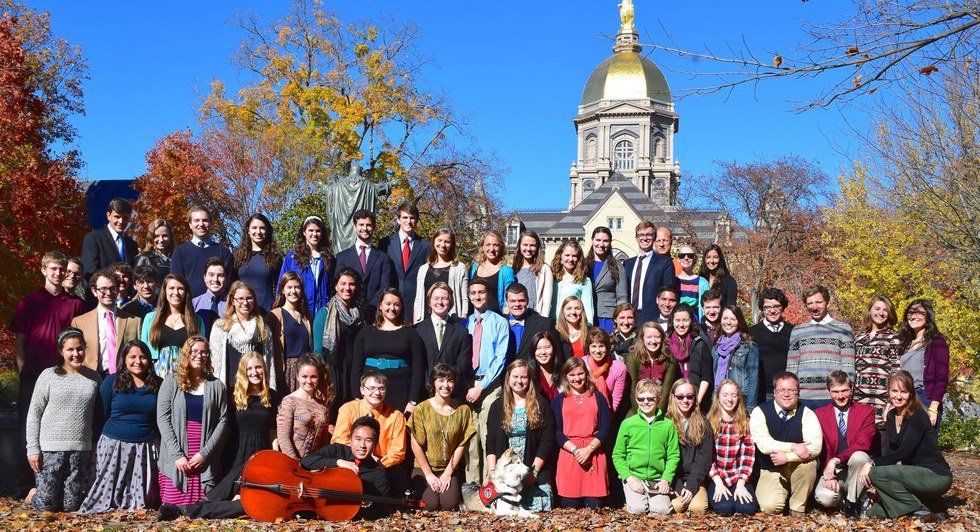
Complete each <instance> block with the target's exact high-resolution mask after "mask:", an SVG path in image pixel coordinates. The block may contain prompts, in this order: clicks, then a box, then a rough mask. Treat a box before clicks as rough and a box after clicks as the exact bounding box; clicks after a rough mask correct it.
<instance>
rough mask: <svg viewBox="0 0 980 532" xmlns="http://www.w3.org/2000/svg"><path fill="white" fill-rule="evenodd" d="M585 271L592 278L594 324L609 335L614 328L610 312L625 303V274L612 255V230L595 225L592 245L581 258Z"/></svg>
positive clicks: (614, 323)
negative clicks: (582, 258)
mask: <svg viewBox="0 0 980 532" xmlns="http://www.w3.org/2000/svg"><path fill="white" fill-rule="evenodd" d="M585 273H586V274H587V275H588V276H589V279H590V280H591V281H592V288H593V290H594V298H593V299H594V301H595V324H596V326H598V327H601V328H602V330H604V331H606V332H607V333H609V334H612V332H613V331H614V330H615V329H616V322H615V321H614V320H613V312H614V311H615V310H616V307H618V306H619V305H622V304H623V303H626V273H625V272H624V271H623V268H622V266H620V264H619V261H617V260H616V257H613V256H612V231H610V230H609V228H608V227H603V226H599V227H596V228H595V229H594V230H593V231H592V247H591V248H590V249H589V254H588V255H586V257H585Z"/></svg>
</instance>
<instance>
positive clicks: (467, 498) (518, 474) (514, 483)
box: [462, 449, 538, 519]
mask: <svg viewBox="0 0 980 532" xmlns="http://www.w3.org/2000/svg"><path fill="white" fill-rule="evenodd" d="M528 471H530V469H529V468H528V467H527V466H526V465H524V462H522V461H521V457H520V456H518V455H517V453H515V452H514V451H513V450H512V449H507V450H506V451H504V454H502V455H500V458H498V459H497V466H496V468H495V469H494V471H493V475H491V476H490V485H489V486H486V487H483V486H479V485H477V484H475V483H472V482H471V483H469V484H465V485H463V490H462V491H463V504H464V505H465V506H466V509H467V510H473V511H481V512H492V513H493V514H494V515H501V516H514V517H526V518H532V519H537V517H538V516H537V515H535V513H534V512H531V511H529V510H525V509H524V508H521V490H522V489H523V488H524V477H525V476H527V473H528ZM484 501H489V502H488V504H489V506H488V505H487V504H484Z"/></svg>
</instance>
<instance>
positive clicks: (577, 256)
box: [551, 239, 595, 323]
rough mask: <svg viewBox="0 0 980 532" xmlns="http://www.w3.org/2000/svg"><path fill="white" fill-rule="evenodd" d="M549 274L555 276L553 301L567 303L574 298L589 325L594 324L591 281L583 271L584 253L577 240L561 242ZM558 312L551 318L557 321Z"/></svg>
mask: <svg viewBox="0 0 980 532" xmlns="http://www.w3.org/2000/svg"><path fill="white" fill-rule="evenodd" d="M551 273H552V274H554V276H555V281H557V283H556V284H555V300H556V301H567V299H568V298H569V297H572V296H574V297H576V298H578V299H579V300H581V301H582V306H583V308H584V309H585V316H586V317H587V318H588V320H589V323H595V302H594V300H593V292H592V279H591V278H589V276H588V275H587V274H586V271H585V253H584V252H583V251H582V246H580V245H578V241H577V240H573V239H567V240H564V241H562V243H561V245H560V246H558V251H557V252H556V253H555V258H553V259H552V260H551ZM558 314H559V312H558V311H556V312H555V315H554V316H552V317H553V318H555V319H558Z"/></svg>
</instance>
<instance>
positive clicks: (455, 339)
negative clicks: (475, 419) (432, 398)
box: [414, 316, 473, 401]
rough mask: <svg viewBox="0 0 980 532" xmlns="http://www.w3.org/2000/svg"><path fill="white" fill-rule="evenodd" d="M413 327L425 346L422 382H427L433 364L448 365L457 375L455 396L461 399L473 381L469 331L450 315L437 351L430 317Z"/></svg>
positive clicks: (434, 332)
mask: <svg viewBox="0 0 980 532" xmlns="http://www.w3.org/2000/svg"><path fill="white" fill-rule="evenodd" d="M414 328H415V332H417V333H418V335H419V337H420V338H422V343H423V344H425V356H426V361H425V364H426V369H425V382H426V383H428V382H429V373H430V372H431V371H432V368H434V367H436V364H440V363H443V364H449V365H450V366H453V367H454V368H456V371H458V372H459V380H458V381H457V382H456V393H455V394H454V395H456V396H457V398H459V399H462V398H463V397H464V396H465V395H466V390H468V389H469V387H470V386H471V384H472V382H473V367H472V366H473V337H472V336H470V332H469V330H467V329H466V326H465V325H463V324H462V323H461V322H460V321H459V319H458V318H455V317H453V316H450V317H449V319H448V320H446V331H445V332H444V333H443V336H442V348H441V349H440V348H439V347H437V345H438V344H437V342H436V330H435V325H433V324H432V317H431V316H430V317H428V318H425V319H424V320H422V321H420V322H418V323H416V324H415V325H414ZM426 397H428V395H426ZM423 399H425V398H424V397H420V398H419V399H418V400H419V401H421V400H423Z"/></svg>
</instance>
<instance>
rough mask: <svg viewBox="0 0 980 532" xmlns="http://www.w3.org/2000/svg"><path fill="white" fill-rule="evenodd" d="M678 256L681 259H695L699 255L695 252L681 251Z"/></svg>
mask: <svg viewBox="0 0 980 532" xmlns="http://www.w3.org/2000/svg"><path fill="white" fill-rule="evenodd" d="M677 258H679V259H694V258H697V255H695V254H694V253H679V254H678V255H677Z"/></svg>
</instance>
